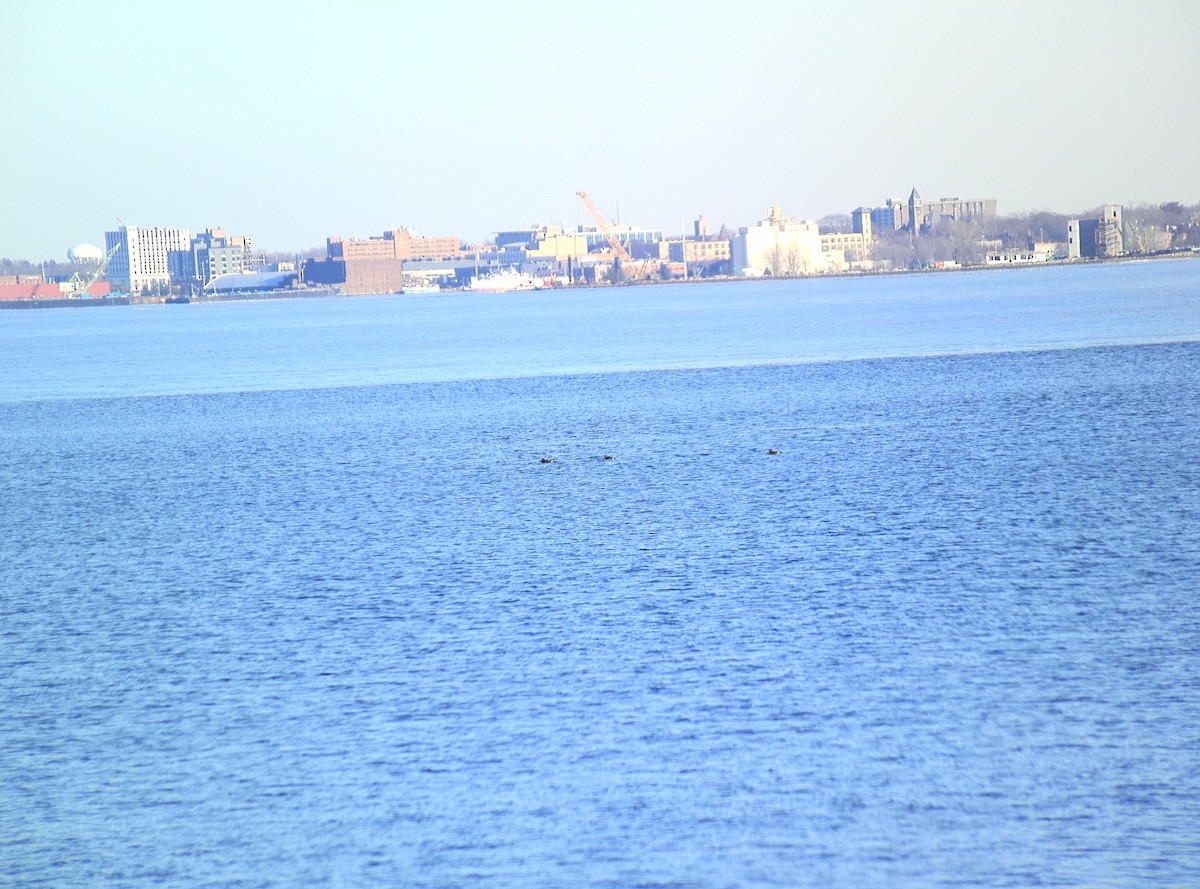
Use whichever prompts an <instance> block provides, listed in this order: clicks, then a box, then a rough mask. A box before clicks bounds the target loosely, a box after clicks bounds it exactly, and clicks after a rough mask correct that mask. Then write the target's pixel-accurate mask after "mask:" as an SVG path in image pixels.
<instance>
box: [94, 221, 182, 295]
mask: <svg viewBox="0 0 1200 889" xmlns="http://www.w3.org/2000/svg"><path fill="white" fill-rule="evenodd" d="M191 242H192V238H191V234H190V232H188V230H187V229H186V228H139V227H138V226H136V225H123V226H121V227H120V228H119V229H117V230H116V231H109V232H105V233H104V245H105V250H106V252H107V251H109V250H112V249H113V248H114V247H116V248H117V249H116V251H115V252H114V253H113V256H112V259H110V260H109V262H108V269H107V277H108V280H109V281H110V282H111V283H112V286H113V288H114V289H115V290H118V291H122V292H125V293H133V294H137V293H144V292H146V291H151V290H166V289H167V288H168V287H170V285H171V282H172V281H173V280H174V281H178V280H184V279H186V278H188V277H190V275H189V270H188V263H187V259H186V258H187V257H190V256H191Z"/></svg>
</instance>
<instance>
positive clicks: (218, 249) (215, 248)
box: [190, 228, 261, 287]
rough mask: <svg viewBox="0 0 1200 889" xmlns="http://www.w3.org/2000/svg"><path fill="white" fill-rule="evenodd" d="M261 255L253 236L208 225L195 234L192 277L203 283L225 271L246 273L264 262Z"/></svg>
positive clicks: (192, 249)
mask: <svg viewBox="0 0 1200 889" xmlns="http://www.w3.org/2000/svg"><path fill="white" fill-rule="evenodd" d="M260 259H261V257H255V256H254V254H253V253H252V252H251V243H250V238H249V237H247V236H245V235H229V234H226V233H225V230H224V229H222V228H210V229H206V230H205V231H204V232H203V234H199V235H196V236H195V237H194V238H192V246H191V268H190V271H191V275H190V277H191V278H192V280H194V281H196V282H197V283H199V284H200V286H201V287H203V286H205V285H206V284H209V283H210V282H212V281H213V280H214V279H216V278H219V277H221V276H222V275H242V274H245V273H247V272H249V271H251V270H252V269H253V268H254V267H255V266H256V265H260V264H261V262H260Z"/></svg>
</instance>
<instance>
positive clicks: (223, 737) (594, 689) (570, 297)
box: [0, 262, 1200, 889]
mask: <svg viewBox="0 0 1200 889" xmlns="http://www.w3.org/2000/svg"><path fill="white" fill-rule="evenodd" d="M1198 367H1200V263H1194V262H1175V263H1152V264H1143V265H1124V266H1101V267H1084V268H1054V269H1040V270H1031V271H1005V272H999V273H986V274H955V275H945V276H915V277H903V278H897V279H869V280H836V281H801V282H752V283H747V284H741V285H735V284H730V285H692V286H679V287H662V288H627V289H621V290H617V291H611V292H585V291H580V292H575V293H569V294H561V293H560V294H528V295H517V294H514V295H509V296H502V297H477V296H469V295H446V296H439V297H429V298H408V299H405V298H387V299H385V298H379V299H351V300H336V301H334V300H327V301H295V302H270V303H249V304H247V303H236V304H234V303H231V304H218V305H196V306H163V307H147V308H139V307H128V308H123V307H122V308H97V309H86V310H83V309H80V310H66V309H64V310H46V311H41V312H6V313H0V526H2V527H3V532H4V533H3V535H2V536H0V714H2V716H3V718H2V720H0V884H4V885H8V884H12V885H16V886H55V887H57V886H130V887H145V886H157V885H166V886H189V887H190V886H211V887H218V886H220V887H226V886H228V887H235V886H236V887H259V886H270V887H276V886H278V887H294V886H415V887H458V886H479V887H514V889H516V887H546V889H549V887H561V886H568V885H576V886H594V887H606V889H607V887H612V889H618V887H635V886H645V887H743V886H745V887H792V886H794V887H825V886H839V887H840V886H845V887H869V886H888V887H914V889H915V887H927V886H989V887H990V886H1021V887H1025V886H1072V887H1074V886H1090V887H1135V886H1137V887H1142V886H1152V887H1160V886H1161V887H1188V886H1196V885H1200V829H1198V828H1197V827H1196V825H1198V824H1200V604H1198V602H1197V597H1196V589H1197V586H1198V585H1200V584H1198V580H1200V530H1198V529H1200V449H1198V448H1197V442H1200V375H1198V374H1197V368H1198ZM130 396H137V397H130ZM769 449H773V450H778V451H780V452H781V453H779V454H769V453H768V450H769ZM605 455H610V456H612V457H613V458H614V459H611V460H606V459H604V457H605ZM542 458H545V459H552V460H554V461H555V462H553V463H542V462H540V461H541V459H542Z"/></svg>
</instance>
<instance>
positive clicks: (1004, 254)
mask: <svg viewBox="0 0 1200 889" xmlns="http://www.w3.org/2000/svg"><path fill="white" fill-rule="evenodd" d="M1051 255H1052V254H1051V253H1050V252H1047V251H1045V250H1036V249H1035V250H989V251H988V253H987V256H986V257H985V259H984V262H985V263H986V264H987V265H1027V264H1029V263H1032V262H1046V261H1047V260H1049V259H1050V257H1051Z"/></svg>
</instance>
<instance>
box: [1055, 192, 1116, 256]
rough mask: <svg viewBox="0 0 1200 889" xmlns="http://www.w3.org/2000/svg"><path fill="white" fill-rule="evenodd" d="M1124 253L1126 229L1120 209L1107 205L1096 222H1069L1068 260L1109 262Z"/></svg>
mask: <svg viewBox="0 0 1200 889" xmlns="http://www.w3.org/2000/svg"><path fill="white" fill-rule="evenodd" d="M1124 252H1125V227H1124V224H1123V219H1122V214H1121V208H1120V207H1119V206H1118V205H1116V204H1105V205H1104V206H1103V207H1101V208H1100V215H1099V216H1098V217H1096V218H1094V219H1071V220H1068V221H1067V258H1068V259H1094V258H1100V259H1105V258H1111V257H1114V256H1121V255H1122V254H1123V253H1124Z"/></svg>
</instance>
